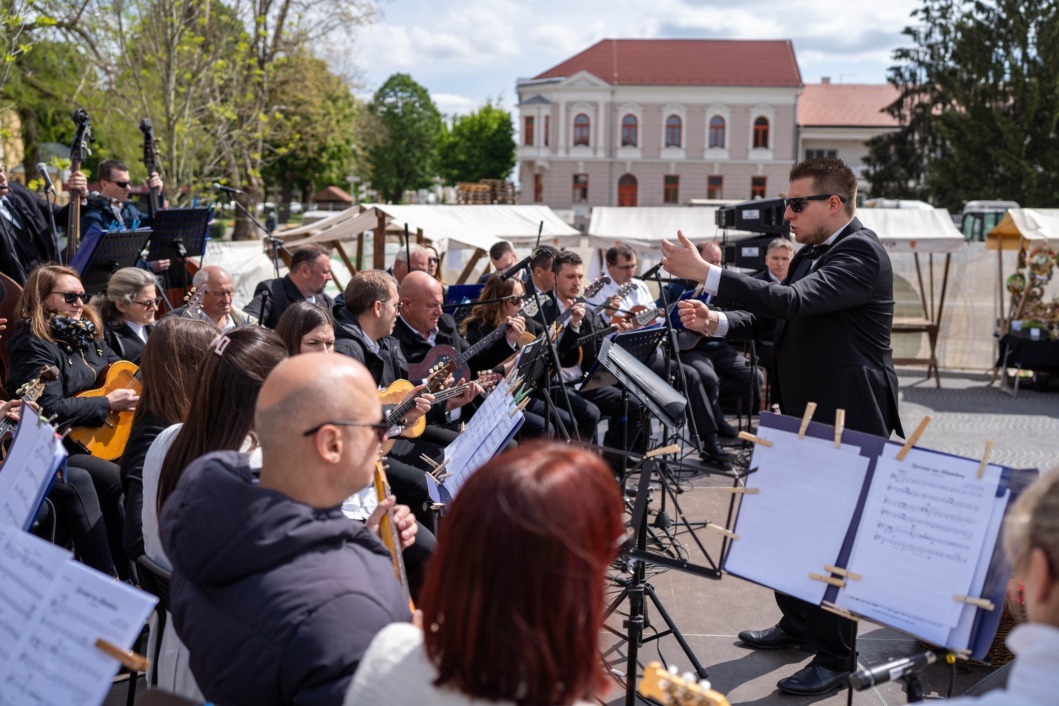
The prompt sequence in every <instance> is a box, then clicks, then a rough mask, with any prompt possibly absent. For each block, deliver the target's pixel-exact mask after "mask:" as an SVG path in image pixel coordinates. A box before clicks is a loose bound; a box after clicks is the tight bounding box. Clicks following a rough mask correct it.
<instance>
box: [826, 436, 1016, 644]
mask: <svg viewBox="0 0 1059 706" xmlns="http://www.w3.org/2000/svg"><path fill="white" fill-rule="evenodd" d="M897 448H898V447H897V445H896V444H891V445H889V446H888V447H887V450H886V452H885V453H884V454H883V455H882V456H881V457H880V458H879V459H878V462H877V464H876V470H875V475H874V477H873V479H872V483H871V487H870V488H869V490H868V496H867V500H866V502H865V506H864V512H863V514H862V516H861V521H860V531H859V532H858V534H857V538H856V541H855V542H854V545H853V551H852V554H851V555H850V560H849V564H848V566H847V568H848V569H849V570H850V571H854V572H856V573H858V574H861V576H862V577H863V578H862V580H861V581H851V582H848V583H847V585H846V587H845V588H844V589H843V590H842V591H841V592H840V593H839V597H838V600H836V601H835V602H836V604H837V605H839V606H841V607H844V608H847V609H849V610H853V611H855V612H857V613H858V614H860V615H863V616H865V617H868V618H869V619H871V618H876V619H879V620H882V621H884V622H886V623H887V624H894V623H897V626H898V627H899V628H900V626H906V627H905V629H909V628H908V627H907V626H913V625H915V626H917V632H916V634H918V635H920V636H921V637H924V639H928V640H930V641H932V642H936V643H939V644H945V643H946V641H947V640H948V638H949V633H950V632H951V631H952V630H953V629H954V628H955V627H956V625H957V623H958V622H960V619H961V616H962V614H963V613H964V609H965V606H964V604H961V603H958V602H956V601H954V600H952V596H953V595H954V594H960V595H977V594H974V593H973V590H972V588H973V579H974V577H975V574H976V572H977V569H978V567H979V563H980V559H981V557H982V553H983V543H984V542H985V541H986V539H987V532H988V530H989V527H990V526H991V525H992V524H993V518H994V515H995V514H997V513H999V514H1003V510H1004V507H1005V505H1006V497H1005V496H1004V495H1003V494H1001V497H1000V498H998V497H997V486H998V483H999V481H1000V469H999V468H998V467H996V466H991V467H989V468H988V469H987V472H986V474H985V476H984V477H983V478H978V477H977V475H978V465H979V462H978V461H975V460H973V459H963V458H957V457H953V456H949V455H946V454H941V453H936V452H932V451H927V450H925V449H912V451H911V452H910V453H909V454H908V455H907V456H906V457H905V459H904V460H903V461H898V460H897V458H896V450H897ZM991 547H992V543H990V553H991Z"/></svg>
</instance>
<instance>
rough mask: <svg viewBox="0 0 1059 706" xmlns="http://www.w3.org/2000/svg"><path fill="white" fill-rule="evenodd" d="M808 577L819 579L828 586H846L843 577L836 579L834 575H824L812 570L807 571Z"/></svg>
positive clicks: (814, 579)
mask: <svg viewBox="0 0 1059 706" xmlns="http://www.w3.org/2000/svg"><path fill="white" fill-rule="evenodd" d="M809 578H811V579H812V580H813V581H820V582H822V583H826V584H827V585H828V586H838V587H839V588H845V587H846V580H845V579H836V578H835V577H834V576H825V575H823V574H818V573H816V572H814V571H810V572H809Z"/></svg>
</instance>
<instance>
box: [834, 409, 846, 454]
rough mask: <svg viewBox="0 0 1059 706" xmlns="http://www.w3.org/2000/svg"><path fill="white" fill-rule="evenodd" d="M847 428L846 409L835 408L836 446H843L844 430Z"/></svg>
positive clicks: (837, 447)
mask: <svg viewBox="0 0 1059 706" xmlns="http://www.w3.org/2000/svg"><path fill="white" fill-rule="evenodd" d="M845 429H846V410H844V409H836V410H835V448H836V449H841V448H842V432H843V431H845Z"/></svg>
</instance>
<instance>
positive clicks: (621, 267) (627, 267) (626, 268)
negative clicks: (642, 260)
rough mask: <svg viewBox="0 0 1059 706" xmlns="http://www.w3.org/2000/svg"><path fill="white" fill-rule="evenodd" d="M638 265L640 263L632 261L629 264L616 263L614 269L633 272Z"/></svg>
mask: <svg viewBox="0 0 1059 706" xmlns="http://www.w3.org/2000/svg"><path fill="white" fill-rule="evenodd" d="M639 266H640V265H639V264H638V263H635V262H634V263H633V264H631V265H617V266H615V267H614V269H616V270H624V271H625V272H635V271H636V268H637V267H639Z"/></svg>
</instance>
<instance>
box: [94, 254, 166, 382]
mask: <svg viewBox="0 0 1059 706" xmlns="http://www.w3.org/2000/svg"><path fill="white" fill-rule="evenodd" d="M161 304H162V298H161V297H160V296H158V280H157V279H155V276H154V275H153V274H151V273H150V272H148V271H147V270H141V269H140V268H139V267H123V268H121V269H120V270H118V271H117V272H115V273H114V274H112V275H111V276H110V281H108V282H107V293H106V296H105V297H104V298H103V301H102V303H101V304H100V305H99V315H100V318H101V319H103V327H104V334H103V335H104V336H105V338H106V340H107V344H108V345H109V346H110V347H111V349H113V351H114V352H115V353H116V354H117V355H118V357H120V358H121V359H123V360H129V361H132V362H133V363H139V361H140V354H141V353H142V352H143V344H144V343H145V342H146V341H147V336H148V334H150V333H151V329H152V328H154V322H155V316H156V314H157V313H158V307H159V306H161Z"/></svg>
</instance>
